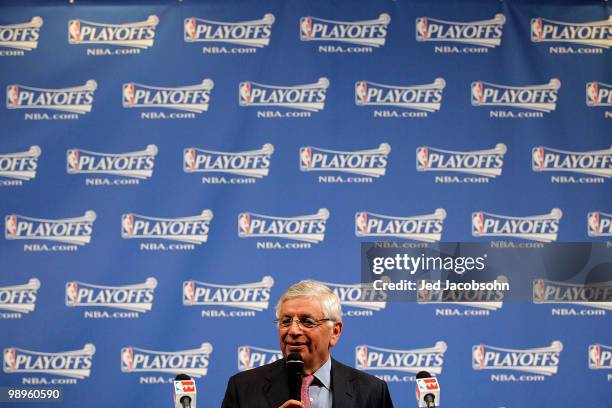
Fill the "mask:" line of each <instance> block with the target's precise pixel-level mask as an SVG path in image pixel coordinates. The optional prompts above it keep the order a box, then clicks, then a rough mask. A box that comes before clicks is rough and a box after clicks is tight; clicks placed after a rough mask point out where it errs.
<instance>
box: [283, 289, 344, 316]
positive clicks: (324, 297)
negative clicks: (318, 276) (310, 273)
mask: <svg viewBox="0 0 612 408" xmlns="http://www.w3.org/2000/svg"><path fill="white" fill-rule="evenodd" d="M304 297H310V298H317V299H319V302H321V308H322V309H323V317H324V318H325V319H329V320H331V321H332V322H339V321H341V320H342V308H341V307H340V299H339V298H338V295H337V294H336V293H334V292H333V291H332V290H331V289H330V288H329V287H327V285H324V284H323V283H321V282H317V281H313V280H310V279H308V280H303V281H300V282H298V283H296V284H294V285H292V286H291V287H289V289H287V291H286V292H285V293H283V296H281V298H280V299H279V301H278V303H277V304H276V318H277V319H280V310H281V306H282V304H283V303H284V302H285V301H287V300H290V299H296V298H304Z"/></svg>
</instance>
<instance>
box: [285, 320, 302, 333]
mask: <svg viewBox="0 0 612 408" xmlns="http://www.w3.org/2000/svg"><path fill="white" fill-rule="evenodd" d="M288 334H290V335H291V336H299V335H300V334H302V327H301V326H300V324H299V323H298V320H296V319H294V320H293V321H292V322H291V326H289V331H288Z"/></svg>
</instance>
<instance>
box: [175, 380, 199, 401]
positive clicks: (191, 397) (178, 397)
mask: <svg viewBox="0 0 612 408" xmlns="http://www.w3.org/2000/svg"><path fill="white" fill-rule="evenodd" d="M174 408H196V386H195V381H193V380H192V379H191V377H189V376H188V375H187V374H179V375H177V376H176V377H175V378H174Z"/></svg>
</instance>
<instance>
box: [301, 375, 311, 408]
mask: <svg viewBox="0 0 612 408" xmlns="http://www.w3.org/2000/svg"><path fill="white" fill-rule="evenodd" d="M313 380H314V376H313V375H312V374H311V375H307V376H306V377H302V393H301V394H300V397H301V399H302V403H303V404H304V407H305V408H311V407H310V394H309V393H308V387H309V386H310V384H311V383H312V381H313Z"/></svg>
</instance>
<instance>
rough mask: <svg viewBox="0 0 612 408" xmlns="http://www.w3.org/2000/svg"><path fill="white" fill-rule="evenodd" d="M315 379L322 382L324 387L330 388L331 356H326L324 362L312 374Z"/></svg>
mask: <svg viewBox="0 0 612 408" xmlns="http://www.w3.org/2000/svg"><path fill="white" fill-rule="evenodd" d="M312 375H313V376H315V378H316V379H317V380H319V381H320V382H321V384H323V386H324V387H325V388H327V389H328V390H331V388H330V385H331V358H328V359H327V361H326V362H325V364H323V365H322V366H321V368H319V369H318V370H317V371H316V372H314V373H313V374H312Z"/></svg>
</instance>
